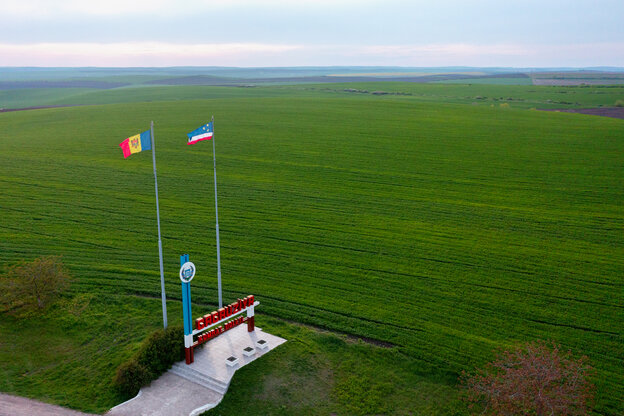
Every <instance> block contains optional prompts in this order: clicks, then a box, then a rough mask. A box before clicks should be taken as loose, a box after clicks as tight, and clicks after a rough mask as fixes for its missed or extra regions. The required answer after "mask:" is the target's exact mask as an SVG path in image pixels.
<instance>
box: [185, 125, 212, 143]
mask: <svg viewBox="0 0 624 416" xmlns="http://www.w3.org/2000/svg"><path fill="white" fill-rule="evenodd" d="M213 134H214V132H213V130H212V121H211V122H209V123H208V124H204V125H202V126H200V127H198V128H196V129H195V130H193V131H192V132H190V133H188V134H187V136H188V142H187V143H186V144H195V143H197V142H200V141H202V140H210V139H212V135H213Z"/></svg>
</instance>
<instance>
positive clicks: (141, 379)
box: [113, 358, 150, 396]
mask: <svg viewBox="0 0 624 416" xmlns="http://www.w3.org/2000/svg"><path fill="white" fill-rule="evenodd" d="M149 381H150V380H149V374H148V372H147V370H146V369H145V367H143V366H142V365H141V364H139V362H138V361H137V360H136V358H132V359H130V360H128V361H126V362H125V363H123V364H121V365H120V366H119V367H118V368H117V373H116V374H115V377H114V378H113V384H114V385H115V388H116V389H117V390H118V391H119V392H120V393H121V394H123V395H127V396H135V395H136V394H137V393H138V392H139V390H140V389H141V387H143V386H144V385H146V384H147V383H149Z"/></svg>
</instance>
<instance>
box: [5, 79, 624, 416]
mask: <svg viewBox="0 0 624 416" xmlns="http://www.w3.org/2000/svg"><path fill="white" fill-rule="evenodd" d="M158 88H160V89H161V90H160V92H159V93H155V94H154V95H153V96H152V99H153V100H154V102H143V103H122V104H111V105H91V106H84V107H72V108H59V109H46V110H37V111H24V112H12V113H2V114H0V186H1V188H0V189H2V192H1V193H0V210H1V212H2V217H1V218H2V219H1V220H0V266H8V265H10V264H13V263H15V262H17V261H18V260H20V259H32V258H34V257H36V256H39V255H45V254H61V255H63V256H64V259H65V262H66V263H67V264H69V265H70V267H71V269H72V271H73V272H74V274H75V275H76V276H77V281H76V282H75V284H74V286H73V293H74V296H81V295H86V294H89V295H93V296H95V297H102V298H104V299H107V298H108V297H111V296H113V297H121V298H122V299H137V302H139V303H140V302H141V301H142V300H143V299H144V298H145V297H147V298H149V297H156V298H157V297H159V296H160V285H159V277H158V276H159V274H158V255H157V246H156V224H155V212H154V211H155V206H154V196H153V176H152V167H151V163H152V162H151V154H150V153H149V152H144V153H141V154H138V155H133V156H132V157H131V158H129V159H128V160H124V159H123V157H122V155H121V150H120V149H119V147H118V143H119V142H121V141H122V140H123V139H124V138H125V137H127V136H129V135H133V134H136V133H138V132H140V131H141V130H144V129H147V128H148V127H149V122H150V121H151V120H154V121H155V126H156V127H155V132H156V149H157V150H156V152H157V153H156V154H157V164H158V174H159V176H158V184H159V190H160V210H161V217H162V231H163V245H164V255H165V271H166V276H167V295H168V297H169V298H170V299H172V301H173V300H176V299H179V298H180V286H179V280H178V278H177V272H178V268H179V257H178V256H179V255H180V254H182V253H189V254H190V256H191V260H192V261H193V262H194V263H195V264H196V265H197V268H198V275H197V277H196V278H195V280H194V281H193V299H194V301H195V302H197V303H198V306H197V307H195V309H194V313H195V314H196V315H197V314H199V313H201V312H202V311H203V310H205V311H208V310H210V309H211V305H214V304H215V302H216V276H215V275H216V258H215V257H216V256H215V253H216V248H215V241H214V240H215V236H214V234H215V232H214V231H215V230H214V200H213V188H212V160H211V147H210V144H209V143H206V142H204V143H200V144H198V145H195V146H192V147H189V146H186V145H185V137H186V136H185V133H187V132H188V131H190V130H193V129H194V128H196V127H197V126H198V125H200V124H201V123H203V122H206V121H207V120H208V119H209V118H210V116H211V115H212V114H214V116H215V121H216V124H215V131H216V132H215V134H216V140H217V141H216V146H217V155H218V158H217V167H218V175H219V176H218V182H219V222H220V233H221V253H222V269H223V282H224V297H225V301H228V300H230V299H231V300H234V299H235V298H236V297H237V296H241V295H246V294H250V293H251V294H254V295H256V297H257V299H258V300H259V301H260V302H261V304H262V305H261V307H260V308H259V310H258V312H261V313H262V314H267V315H271V316H273V317H279V318H282V319H287V320H290V321H295V322H300V323H305V324H310V325H314V326H317V327H322V328H325V329H328V330H332V331H336V332H340V333H346V334H350V335H355V336H357V337H368V338H372V339H375V340H379V341H384V342H386V343H390V344H392V345H394V346H395V347H394V348H393V349H392V351H393V354H397V356H400V357H402V359H404V360H405V361H404V364H402V365H404V366H405V368H408V369H410V372H412V373H413V374H418V375H419V377H423V378H424V380H429V381H430V383H434V384H435V385H437V386H439V388H438V389H437V390H436V389H433V388H431V387H427V388H428V389H429V390H421V387H422V386H421V384H420V383H416V382H414V385H413V386H407V387H404V390H401V391H407V392H408V393H409V392H410V391H411V392H412V393H413V394H420V396H418V397H420V398H421V399H422V400H425V401H426V400H431V403H440V402H441V401H442V399H443V398H444V397H449V393H448V390H445V389H448V388H449V387H452V386H454V384H455V380H456V377H457V374H458V373H459V372H460V371H461V370H464V369H466V370H468V369H472V368H474V366H475V365H479V364H482V363H484V362H485V361H486V360H488V359H490V358H491V357H492V350H493V349H494V348H496V347H501V346H510V345H513V344H514V343H517V342H520V341H527V340H535V339H548V340H554V341H556V342H559V343H561V344H562V345H563V346H564V347H566V348H571V349H572V350H573V351H574V352H575V353H577V354H586V355H588V356H589V358H590V360H591V363H592V364H593V365H594V366H595V367H596V369H597V376H596V382H597V385H598V391H599V393H598V399H597V404H596V410H597V413H598V414H605V415H617V414H621V413H622V412H624V404H623V403H622V400H621V397H623V396H624V375H623V372H622V371H621V370H622V367H623V364H624V342H623V341H624V339H623V334H622V328H624V314H623V311H622V309H623V308H624V302H623V294H624V292H623V289H624V283H623V281H622V275H623V273H624V251H623V249H624V234H623V233H622V229H623V228H624V210H623V208H622V207H623V206H624V186H623V185H624V183H623V179H622V178H624V128H623V127H624V123H623V121H622V120H616V119H607V118H600V117H592V116H583V115H576V114H563V113H544V112H537V111H526V110H520V109H516V107H517V108H531V107H536V106H539V104H537V103H544V104H546V106H548V105H550V104H552V101H553V100H554V99H553V98H549V97H561V96H563V97H565V98H559V99H558V100H559V101H563V100H570V102H572V101H573V102H575V103H579V105H580V106H583V105H585V106H589V105H594V106H595V105H598V104H605V105H607V103H608V102H610V101H611V100H613V101H615V97H617V96H618V95H619V96H621V93H622V91H623V89H622V88H619V87H617V88H602V89H601V88H598V87H592V88H578V87H568V88H565V87H556V88H554V87H533V86H484V85H483V86H476V85H473V86H469V85H442V84H400V83H397V84H394V83H384V84H382V85H377V84H361V85H358V84H351V83H349V84H344V85H342V84H341V85H335V84H331V85H325V86H323V85H316V86H308V85H306V86H291V87H273V88H269V87H266V88H251V89H243V88H238V89H234V88H228V89H226V88H225V87H199V88H198V87H158ZM345 88H358V89H361V90H366V91H369V92H371V91H378V90H384V91H394V92H405V93H406V94H412V95H383V96H376V95H372V94H370V93H353V92H345V91H344V89H345ZM123 91H124V90H108V91H98V92H94V93H89V94H88V95H86V94H85V95H82V97H85V102H81V104H87V103H100V102H113V101H115V100H118V101H133V100H136V101H144V99H141V100H138V99H137V98H136V96H134V98H133V95H132V94H125V95H124V93H123ZM125 91H132V92H137V93H143V94H148V95H149V94H150V93H152V92H153V91H156V90H155V89H152V88H149V89H148V88H142V89H134V90H131V89H126V90H125ZM176 91H177V94H178V95H177V98H178V99H179V100H178V101H173V100H174V99H175V97H174V96H173V94H172V95H170V96H168V97H169V98H162V94H169V93H170V92H176ZM184 91H186V93H188V94H189V95H192V96H190V97H188V96H185V95H184V94H182V93H181V92H184ZM534 91H537V92H534ZM561 91H565V93H562V92H561ZM218 92H221V94H222V95H215V96H214V97H212V98H211V97H210V95H209V94H212V93H214V94H217V93H218ZM114 94H120V95H118V96H116V97H112V98H111V95H114ZM193 94H197V95H193ZM202 94H205V95H202ZM88 96H90V98H89V99H93V101H88V99H87V98H86V97H88ZM475 96H482V97H489V98H487V99H484V100H479V101H483V104H484V105H476V106H473V105H465V104H462V103H471V102H473V101H474V97H475ZM493 97H512V98H513V100H510V101H507V100H505V101H504V102H509V103H510V105H511V108H507V109H506V108H500V107H499V105H498V104H499V103H498V102H495V101H493V100H492V98H493ZM74 98H75V97H74ZM74 98H67V99H63V100H59V101H58V103H75V102H72V100H74ZM183 98H193V99H192V100H184V99H183ZM163 99H164V100H167V101H159V100H163ZM107 100H110V101H107ZM488 100H492V101H488ZM547 100H551V103H549V102H548V101H547ZM494 104H495V106H494V107H491V105H494ZM516 104H517V106H516ZM553 106H554V104H553ZM170 303H171V302H170ZM200 304H201V305H200ZM149 305H150V306H149V307H148V306H145V309H144V310H149V311H150V313H151V314H150V316H151V317H153V322H150V324H149V325H151V327H150V329H151V328H155V327H157V326H158V325H159V319H160V316H159V314H158V312H156V311H157V310H158V303H157V301H153V302H152V303H149ZM140 308H141V307H140V306H139V309H140ZM112 309H113V311H112V312H111V315H112V316H115V317H117V316H120V317H122V316H123V310H119V308H118V307H112ZM98 310H99V311H100V312H99V314H100V316H101V317H102V319H106V316H107V315H106V310H105V308H103V307H102V306H100V308H99V309H98ZM178 312H179V311H177V312H172V313H178ZM119 319H120V322H122V324H121V325H122V327H123V328H127V327H125V326H123V325H130V324H123V322H126V321H124V318H119ZM128 319H129V318H128ZM260 319H261V318H260ZM0 325H1V326H0V334H2V335H0V337H2V338H0V341H2V344H0V345H1V346H2V348H3V349H4V348H6V345H7V344H5V343H4V342H5V339H6V337H8V338H9V339H10V340H15V339H16V338H17V336H16V335H15V336H13V337H11V336H8V335H5V334H7V333H17V332H16V328H17V327H19V323H18V322H15V321H12V320H5V319H4V318H3V320H2V323H1V324H0ZM273 325H275V328H276V330H277V331H278V332H279V326H278V325H277V324H275V323H274V324H273ZM146 330H147V328H143V329H142V330H141V331H142V332H141V333H139V334H136V335H133V336H132V337H131V338H128V337H126V338H123V339H121V340H119V344H118V346H115V347H112V348H115V351H118V352H119V353H120V356H119V357H117V358H115V359H114V360H112V361H111V362H121V361H122V359H121V358H125V357H127V356H128V355H129V354H130V352H131V350H132V349H133V348H136V345H135V344H133V343H136V342H137V341H138V340H139V339H140V338H141V337H142V336H143V335H144V332H143V331H146ZM107 331H110V332H111V334H109V335H106V337H109V338H108V339H117V338H116V337H117V335H115V332H116V330H115V327H114V326H113V327H112V328H108V329H107ZM120 331H121V330H120ZM124 331H126V332H124V333H127V330H124ZM283 331H285V333H288V331H292V330H290V329H289V330H286V329H284V330H283ZM120 336H121V335H120ZM15 342H17V341H15ZM9 345H10V343H9ZM289 348H291V347H289ZM278 350H279V349H278ZM278 350H276V352H277V351H278ZM291 352H292V353H293V354H299V353H301V352H300V351H299V350H297V349H294V350H291ZM2 353H3V352H1V351H0V354H2ZM375 354H377V353H375ZM378 354H383V352H379V353H378ZM0 356H1V355H0ZM122 356H123V357H122ZM380 356H381V355H380ZM5 357H6V356H5ZM68 360H69V361H67V362H64V365H67V366H70V367H71V363H72V361H71V358H68ZM76 360H82V361H80V363H81V364H80V365H88V360H87V358H85V357H83V358H82V359H81V358H76ZM98 363H99V364H98V365H103V364H102V363H100V362H99V361H98ZM36 365H37V364H33V366H35V367H36ZM40 365H41V366H45V365H46V364H45V363H42V364H40ZM49 365H52V366H54V364H49ZM256 367H257V366H256ZM256 367H253V368H251V369H249V370H244V371H249V372H251V373H253V372H254V371H256V372H261V371H262V370H261V369H259V368H256ZM384 368H387V367H384ZM100 371H101V373H100V374H103V375H106V374H110V376H111V377H112V374H113V371H114V369H112V370H111V369H100ZM387 371H390V370H387ZM344 372H346V370H344V369H343V373H344ZM254 374H255V373H254ZM5 377H6V381H5V384H0V386H2V389H3V390H5V391H12V392H15V393H19V394H23V395H33V394H34V393H29V390H28V389H29V385H28V382H27V381H28V380H30V378H29V377H31V375H30V374H29V373H26V374H25V375H24V374H22V373H21V372H20V371H19V370H18V369H17V368H14V369H13V370H11V371H6V372H5ZM23 377H25V378H23ZM384 377H385V376H384ZM382 378H383V377H382ZM55 380H56V381H55V383H56V386H63V383H62V377H61V376H59V377H58V378H56V379H55ZM106 386H108V385H106ZM429 386H431V384H429ZM106 388H110V386H109V387H106ZM410 389H411V390H410ZM382 390H383V389H382ZM424 391H437V393H430V394H425V393H424ZM334 393H335V392H334ZM49 397H51V400H57V399H56V398H54V397H52V396H49ZM331 397H338V396H336V395H335V394H334V395H333V396H331ZM401 397H403V396H401ZM68 400H69V399H68ZM228 400H234V399H231V398H228V397H226V402H224V404H223V405H224V406H233V404H232V403H231V402H228ZM336 400H337V399H336ZM397 400H398V399H397ZM453 400H456V399H455V398H453ZM114 401H115V397H114V395H111V394H107V395H103V397H102V398H101V401H100V402H99V404H98V405H97V406H92V407H91V406H86V405H84V404H82V403H83V402H73V404H72V406H74V407H81V408H84V409H86V410H92V409H94V410H97V411H102V410H103V409H105V405H109V406H111V405H113V404H115V402H114ZM434 407H435V406H434ZM409 408H410V404H409V402H408V404H406V405H405V406H404V407H403V408H401V409H403V410H401V409H386V410H384V409H381V410H382V412H386V411H387V412H397V413H399V414H400V413H401V412H402V411H403V412H404V413H406V414H408V413H407V411H408V410H409ZM339 409H342V410H339V414H349V410H348V408H347V407H344V408H339ZM429 409H430V410H429V411H426V410H423V411H422V414H434V413H435V411H434V410H431V408H429ZM440 409H443V408H442V407H439V408H438V412H439V413H438V414H454V413H452V412H455V411H456V410H448V409H447V410H440ZM377 410H379V409H377ZM356 413H357V412H356ZM292 414H296V412H294V413H292ZM419 414H420V413H419Z"/></svg>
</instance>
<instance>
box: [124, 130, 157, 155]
mask: <svg viewBox="0 0 624 416" xmlns="http://www.w3.org/2000/svg"><path fill="white" fill-rule="evenodd" d="M150 133H151V132H150V130H147V131H144V132H143V133H140V134H137V135H135V136H131V137H128V138H127V139H126V140H124V141H123V142H121V143H119V147H121V150H123V155H124V158H127V157H128V156H130V155H131V154H133V153H139V152H142V151H143V150H151V149H152V139H151V137H150Z"/></svg>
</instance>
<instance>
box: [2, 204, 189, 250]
mask: <svg viewBox="0 0 624 416" xmlns="http://www.w3.org/2000/svg"><path fill="white" fill-rule="evenodd" d="M51 202H53V201H51ZM54 203H56V202H54ZM58 204H61V205H69V204H64V203H58ZM72 206H74V205H73V204H72ZM3 209H4V210H7V211H16V212H20V213H24V214H28V215H32V213H29V212H28V211H27V210H21V209H19V208H3ZM102 211H105V210H104V209H102ZM118 215H122V214H118ZM36 216H41V217H46V218H53V219H56V220H60V222H67V221H69V222H73V223H76V224H80V225H88V226H91V227H95V228H102V229H108V230H114V231H125V232H127V233H130V234H139V235H144V236H150V237H153V234H154V233H151V232H141V231H138V230H135V229H128V228H120V227H113V226H110V225H103V224H95V223H92V222H88V221H83V220H76V219H72V218H68V217H61V216H56V215H52V214H46V213H37V214H36ZM122 216H123V215H122ZM162 239H163V240H178V241H185V240H184V239H181V238H177V237H169V236H162Z"/></svg>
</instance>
